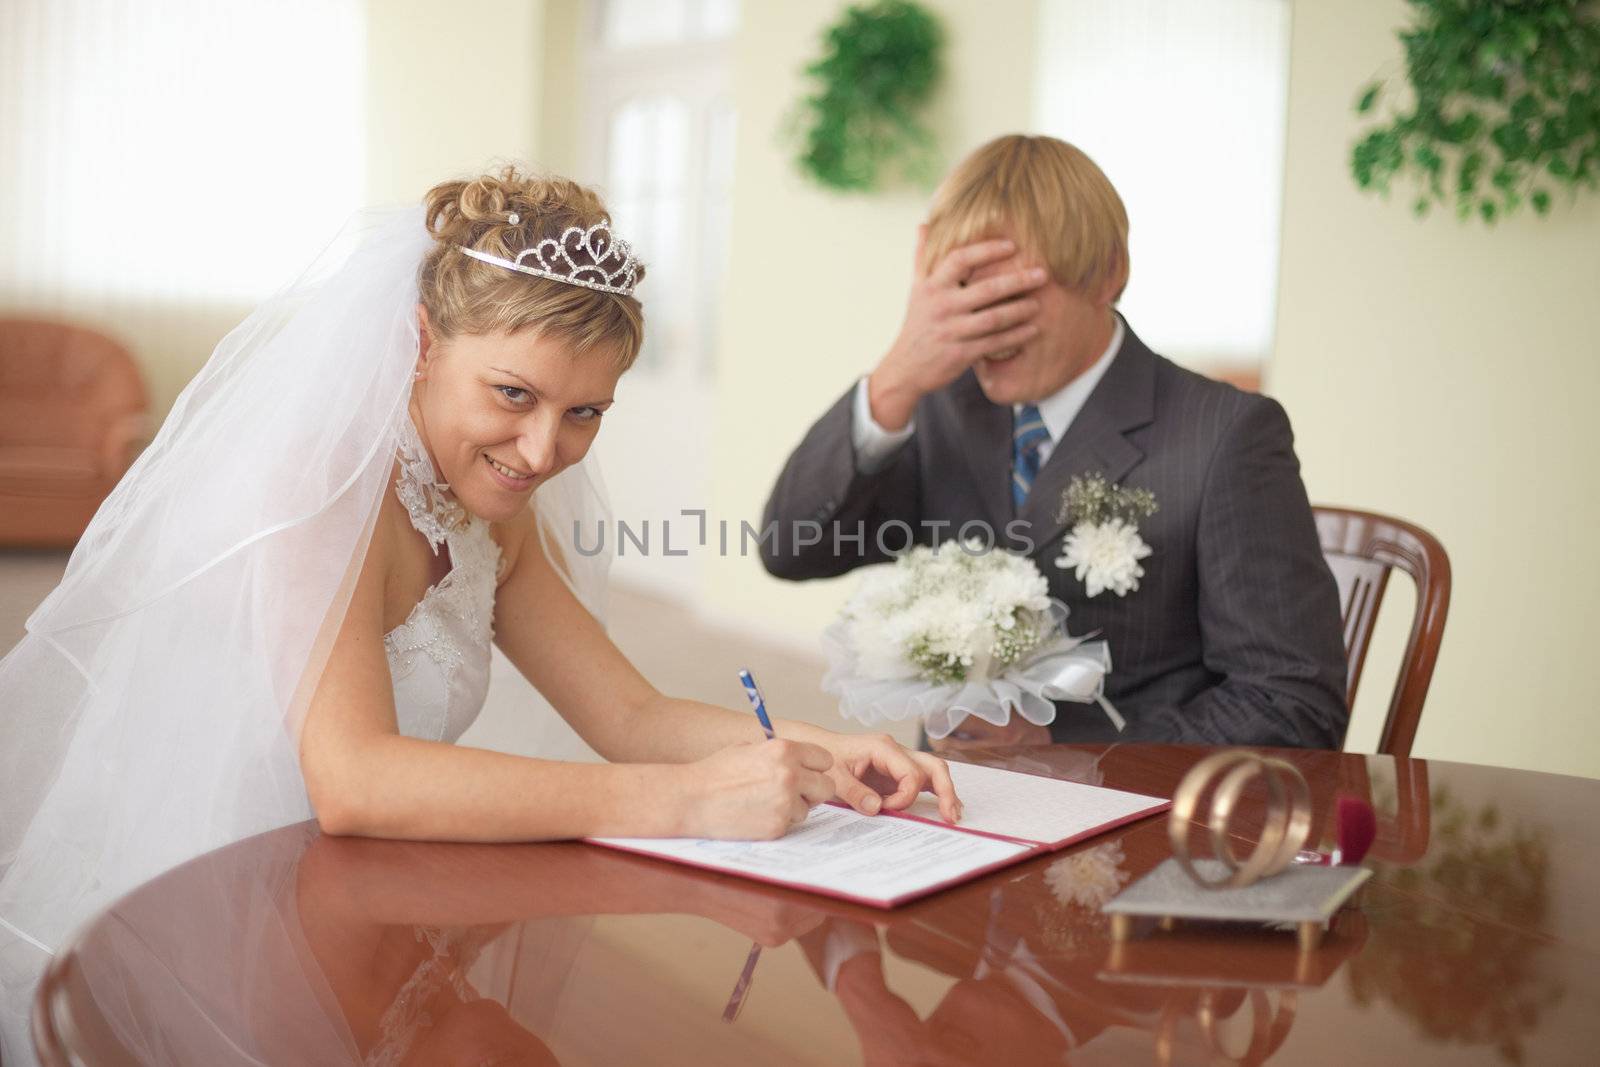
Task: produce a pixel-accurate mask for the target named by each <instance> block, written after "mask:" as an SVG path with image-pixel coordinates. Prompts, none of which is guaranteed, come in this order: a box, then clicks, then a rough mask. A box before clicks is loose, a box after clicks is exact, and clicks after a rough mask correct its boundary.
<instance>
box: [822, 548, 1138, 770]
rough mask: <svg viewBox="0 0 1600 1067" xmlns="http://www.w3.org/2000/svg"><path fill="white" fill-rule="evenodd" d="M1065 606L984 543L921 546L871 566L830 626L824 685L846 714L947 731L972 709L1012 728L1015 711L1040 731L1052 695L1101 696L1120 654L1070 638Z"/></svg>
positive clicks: (1050, 716) (1051, 712) (937, 734)
mask: <svg viewBox="0 0 1600 1067" xmlns="http://www.w3.org/2000/svg"><path fill="white" fill-rule="evenodd" d="M1066 618H1067V608H1066V605H1064V604H1062V603H1061V602H1060V601H1058V600H1055V599H1053V598H1052V597H1051V596H1050V594H1049V586H1048V584H1047V583H1046V582H1045V579H1044V575H1042V574H1040V573H1039V569H1038V568H1037V567H1036V566H1034V564H1033V561H1032V560H1029V559H1027V558H1026V557H1023V556H1018V555H1015V554H1013V553H1010V552H1005V551H1002V550H993V551H990V550H988V549H987V548H986V546H985V545H983V544H982V542H979V541H969V542H967V543H965V544H957V543H955V542H946V543H945V544H944V545H942V546H940V547H939V548H936V549H935V548H928V547H925V546H924V547H918V548H914V549H912V550H911V551H910V552H908V553H906V554H905V555H903V556H901V557H900V558H899V559H897V560H896V561H895V562H894V563H891V564H887V565H884V566H881V567H873V568H870V569H869V570H868V572H867V573H866V576H865V577H864V579H863V580H862V583H861V585H860V587H859V588H858V589H857V590H856V593H855V595H854V596H852V597H851V598H850V601H849V603H847V604H846V605H845V607H844V610H843V611H842V612H841V613H840V616H839V618H838V619H837V620H835V621H834V623H833V624H832V625H830V626H829V627H828V628H827V629H826V630H825V631H823V646H824V649H825V650H826V652H827V655H828V664H829V669H828V673H827V675H826V676H825V677H824V678H823V682H822V686H823V688H824V689H825V690H827V691H828V692H830V693H833V694H835V695H837V696H838V697H839V702H840V703H839V707H840V711H841V712H842V713H843V714H844V716H845V717H846V718H853V719H858V720H860V721H861V722H863V723H867V724H872V723H876V722H880V721H883V720H901V719H908V718H911V717H913V716H915V717H917V718H920V719H921V720H922V722H923V725H924V727H925V728H926V729H927V731H928V736H929V737H932V738H935V739H938V738H942V737H947V736H949V734H950V733H951V732H952V731H953V730H954V729H955V728H956V726H957V725H958V724H959V723H960V722H961V720H962V719H964V718H966V717H967V716H968V715H976V716H977V717H978V718H980V719H983V720H985V721H986V722H991V723H993V724H995V725H996V726H1003V725H1005V724H1006V723H1007V722H1008V721H1010V717H1011V712H1012V711H1013V710H1015V711H1016V712H1017V713H1018V714H1020V715H1021V716H1022V717H1023V718H1024V719H1026V720H1028V721H1029V722H1031V723H1034V724H1035V725H1038V726H1044V725H1047V724H1049V723H1050V722H1052V721H1053V720H1054V719H1055V715H1056V709H1055V705H1054V703H1053V701H1056V700H1072V701H1078V702H1081V703H1097V704H1099V705H1100V706H1101V708H1103V709H1104V710H1105V712H1106V714H1107V715H1108V716H1110V718H1111V720H1112V722H1113V723H1115V724H1116V726H1117V728H1118V729H1119V730H1120V729H1121V728H1122V725H1123V723H1122V718H1121V716H1119V715H1118V714H1117V713H1116V710H1115V709H1113V708H1112V707H1111V705H1110V704H1108V703H1107V702H1106V700H1105V698H1104V696H1103V695H1102V692H1101V691H1102V689H1103V687H1104V682H1105V675H1106V673H1107V672H1108V671H1109V670H1110V669H1111V655H1110V652H1109V651H1108V649H1107V648H1106V643H1105V642H1104V641H1086V640H1085V639H1084V638H1081V637H1072V636H1069V635H1068V633H1067V629H1066Z"/></svg>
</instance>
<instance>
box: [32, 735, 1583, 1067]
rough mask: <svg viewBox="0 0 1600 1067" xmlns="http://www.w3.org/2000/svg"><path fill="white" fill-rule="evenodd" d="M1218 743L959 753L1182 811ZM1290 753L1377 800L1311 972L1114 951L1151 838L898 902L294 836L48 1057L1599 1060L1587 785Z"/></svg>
mask: <svg viewBox="0 0 1600 1067" xmlns="http://www.w3.org/2000/svg"><path fill="white" fill-rule="evenodd" d="M1207 751H1209V750H1206V749H1201V748H1188V747H1179V746H1136V745H1128V746H1112V747H1110V748H1103V747H1065V746H1060V747H1054V748H1038V749H1014V750H992V751H989V752H985V753H980V754H977V755H976V756H975V757H974V758H975V759H977V760H978V761H980V762H985V763H990V764H994V765H999V766H1009V767H1013V768H1016V769H1020V770H1027V771H1034V772H1038V773H1048V774H1052V775H1055V776H1058V777H1063V778H1069V779H1073V780H1077V781H1088V782H1091V783H1102V784H1105V785H1109V786H1116V787H1120V788H1125V789H1131V790H1136V791H1139V792H1144V793H1152V794H1160V795H1167V796H1170V795H1171V792H1172V790H1173V788H1174V787H1175V785H1176V784H1177V782H1178V780H1179V778H1180V777H1181V776H1182V775H1183V773H1184V771H1185V770H1186V769H1187V768H1188V767H1189V766H1190V765H1192V764H1193V763H1194V762H1195V761H1196V760H1198V759H1199V758H1201V757H1202V756H1203V755H1205V754H1206V753H1207ZM1276 754H1277V755H1281V756H1283V757H1284V758H1287V759H1289V760H1290V761H1292V762H1293V763H1295V764H1296V765H1297V766H1298V767H1300V768H1301V770H1302V771H1303V772H1304V773H1305V774H1306V776H1307V778H1308V779H1309V780H1310V783H1311V785H1312V789H1313V793H1314V796H1315V797H1316V800H1317V809H1318V813H1319V816H1320V817H1321V818H1320V819H1319V822H1318V825H1317V827H1316V828H1315V830H1314V832H1313V834H1314V840H1315V839H1320V838H1321V835H1323V834H1324V833H1325V832H1326V831H1327V827H1326V817H1327V813H1328V812H1330V811H1331V810H1332V807H1333V797H1334V796H1335V795H1336V793H1337V792H1338V791H1340V790H1348V791H1351V792H1354V793H1357V794H1360V795H1365V796H1370V797H1371V798H1372V799H1373V800H1374V802H1375V803H1376V804H1377V806H1378V808H1379V811H1380V834H1379V838H1378V842H1377V845H1376V846H1375V848H1374V855H1373V857H1372V859H1371V860H1370V862H1371V864H1372V866H1373V867H1374V868H1375V870H1376V875H1375V877H1374V879H1373V880H1372V882H1371V883H1370V884H1369V886H1368V889H1367V891H1366V893H1365V896H1364V899H1363V901H1362V903H1361V906H1360V908H1359V909H1358V910H1347V911H1346V912H1344V913H1343V914H1342V915H1341V916H1340V918H1339V919H1338V921H1337V922H1336V923H1335V924H1334V926H1333V928H1332V929H1331V931H1330V932H1329V935H1328V937H1327V938H1326V940H1325V941H1324V943H1323V946H1322V947H1321V948H1320V949H1318V950H1316V951H1315V952H1312V953H1301V952H1300V951H1299V950H1298V948H1297V946H1296V942H1295V937H1294V936H1293V934H1292V933H1290V934H1285V933H1282V932H1277V931H1263V930H1240V929H1237V928H1228V929H1221V928H1198V929H1196V928H1179V929H1178V930H1176V931H1172V932H1166V931H1160V930H1153V931H1150V932H1148V933H1145V934H1143V935H1142V936H1140V937H1138V938H1136V939H1135V940H1134V941H1133V942H1131V943H1129V944H1127V945H1122V946H1116V945H1113V944H1112V942H1111V940H1110V937H1109V932H1108V924H1107V922H1106V919H1105V917H1104V916H1102V915H1101V914H1100V913H1099V911H1098V904H1099V903H1100V902H1102V901H1103V900H1104V899H1106V897H1107V896H1109V895H1110V894H1113V893H1114V892H1115V891H1116V890H1117V888H1119V887H1120V886H1121V885H1122V884H1124V883H1126V881H1127V880H1128V879H1130V878H1136V877H1138V876H1139V875H1141V874H1143V873H1144V872H1145V871H1148V870H1150V869H1151V868H1152V867H1154V866H1155V865H1156V864H1157V863H1159V862H1160V861H1161V860H1162V859H1164V858H1165V857H1166V856H1167V855H1168V847H1167V843H1166V836H1165V822H1164V817H1160V816H1158V817H1155V818H1152V819H1148V820H1145V821H1143V822H1140V823H1135V824H1133V825H1131V826H1128V827H1124V828H1123V829H1121V830H1118V831H1116V832H1114V833H1112V834H1109V835H1106V836H1105V837H1102V838H1099V839H1095V840H1092V841H1089V842H1086V843H1084V844H1083V845H1080V846H1077V847H1075V848H1073V849H1071V850H1068V851H1067V852H1064V853H1061V854H1058V855H1055V856H1047V857H1041V858H1038V859H1035V860H1032V861H1030V862H1028V863H1026V864H1022V865H1019V866H1016V867H1013V868H1010V869H1007V870H1003V871H999V872H996V873H994V874H991V875H989V876H987V877H985V878H983V879H980V880H978V881H976V882H974V883H971V884H968V885H966V886H962V887H959V888H956V889H953V890H949V891H947V892H944V893H941V894H938V895H936V896H934V897H932V898H929V899H927V900H924V901H921V902H918V903H914V904H911V905H908V906H906V907H903V908H900V909H897V910H895V911H891V912H880V911H876V910H874V909H869V908H862V907H855V906H851V905H848V904H843V903H836V902H832V901H827V900H824V899H821V898H816V897H812V896H808V895H806V894H803V893H798V892H791V891H787V890H782V889H776V888H770V887H765V886H761V885H757V884H754V883H750V882H745V881H742V880H739V879H735V878H731V877H725V876H720V875H715V874H710V873H703V872H697V871H692V870H688V869H685V868H681V867H676V866H673V865H670V864H666V863H661V862H657V861H654V860H649V859H645V858H641V857H635V856H628V855H622V854H618V853H615V852H610V851H606V850H604V849H599V848H593V847H589V846H585V845H581V844H552V845H517V846H473V845H443V844H410V843H393V842H378V841H362V840H354V839H336V838H326V837H322V836H320V835H319V834H318V833H317V832H316V830H315V828H314V827H313V826H309V825H307V826H296V827H289V828H287V829H285V830H281V831H277V832H275V833H271V834H267V835H264V836H262V837H258V838H253V839H251V840H249V841H245V842H242V843H240V844H238V845H235V846H232V847H230V848H226V849H223V850H220V851H218V852H216V853H212V854H210V855H207V856H205V857H202V858H201V859H199V860H196V861H195V862H193V863H191V864H188V865H186V866H184V867H181V868H179V869H177V870H175V871H172V872H170V873H168V874H166V875H164V876H162V877H161V878H158V879H156V880H155V881H153V882H151V883H149V884H148V885H146V886H144V887H142V888H141V889H139V890H138V891H137V892H135V893H133V894H131V895H130V896H128V897H127V898H126V899H124V900H123V901H122V902H121V903H120V904H119V905H117V906H116V907H114V908H113V909H111V910H110V911H109V912H108V913H106V914H105V915H103V916H101V917H100V918H99V919H98V920H96V921H95V922H93V923H91V924H90V925H89V926H88V927H87V928H86V929H85V930H83V931H82V932H81V934H80V935H79V937H78V938H77V939H76V942H75V944H74V945H73V947H72V949H71V950H70V951H69V952H66V953H64V954H63V955H62V956H61V957H60V958H59V959H58V960H57V962H56V965H55V966H54V968H53V969H52V970H51V972H50V974H49V975H48V976H47V979H46V982H45V983H44V985H43V986H41V989H40V994H39V999H38V1003H37V1005H36V1009H37V1010H36V1034H37V1038H38V1043H39V1045H40V1048H41V1055H42V1056H43V1059H44V1061H45V1062H46V1063H52V1064H56V1063H61V1064H64V1063H84V1064H89V1065H100V1064H125V1063H163V1064H169V1063H181V1064H191V1063H192V1064H205V1065H208V1067H210V1065H221V1064H233V1063H247V1062H249V1063H255V1062H261V1063H271V1064H324V1063H327V1064H334V1063H340V1064H344V1063H360V1062H363V1060H365V1061H366V1062H384V1063H408V1064H409V1063H417V1064H456V1063H461V1064H487V1063H495V1064H500V1063H518V1064H521V1063H556V1062H560V1063H563V1064H567V1065H569V1067H571V1065H577V1064H596V1065H624V1064H625V1065H636V1064H637V1065H662V1064H665V1065H670V1064H730V1065H739V1067H769V1065H782V1064H826V1065H836V1064H854V1063H863V1062H864V1063H869V1064H983V1063H993V1064H1005V1065H1007V1067H1021V1065H1024V1064H1034V1063H1051V1064H1056V1063H1065V1062H1071V1063H1104V1064H1140V1063H1227V1062H1239V1063H1263V1062H1267V1061H1268V1060H1270V1061H1272V1062H1274V1063H1285V1064H1322V1063H1327V1064H1339V1065H1342V1067H1350V1065H1360V1067H1365V1065H1369V1064H1377V1063H1405V1064H1419V1063H1441V1064H1442V1063H1449V1064H1452V1065H1455V1064H1474V1063H1483V1064H1492V1063H1515V1062H1521V1063H1529V1064H1564V1063H1572V1064H1578V1063H1591V1062H1596V1058H1597V1057H1600V904H1597V903H1596V892H1595V887H1594V877H1595V874H1596V871H1597V870H1600V863H1597V861H1596V857H1597V856H1600V830H1597V828H1596V815H1597V813H1600V782H1597V781H1593V780H1589V779H1580V778H1567V777H1561V776H1556V775H1546V774H1534V773H1527V772H1517V771H1509V770H1499V769H1493V768H1486V767H1475V766H1468V765H1462V764H1450V763H1438V762H1428V761H1423V760H1398V761H1397V760H1393V759H1391V758H1389V757H1386V756H1360V755H1348V754H1342V753H1332V752H1279V753H1276ZM1252 802H1256V801H1255V800H1252ZM1252 832H1253V825H1251V824H1249V823H1248V821H1247V822H1246V823H1245V824H1243V825H1242V826H1241V828H1240V830H1239V836H1240V838H1241V841H1243V842H1248V841H1249V834H1250V833H1252ZM753 945H760V946H764V947H763V948H762V950H761V951H760V952H759V954H757V953H754V952H753V951H752V946H753ZM757 956H758V958H754V959H753V970H752V972H751V973H752V980H751V982H750V984H749V987H748V990H747V991H746V993H745V995H744V997H743V1000H742V1003H741V1004H738V1005H733V1006H732V1007H731V1008H730V1005H729V1001H730V997H731V995H732V994H733V991H734V989H735V987H736V985H737V984H738V982H739V977H740V975H741V973H742V972H743V971H744V970H745V968H746V965H747V963H750V962H752V957H757ZM735 1015H736V1017H733V1018H731V1019H730V1018H728V1016H735Z"/></svg>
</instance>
